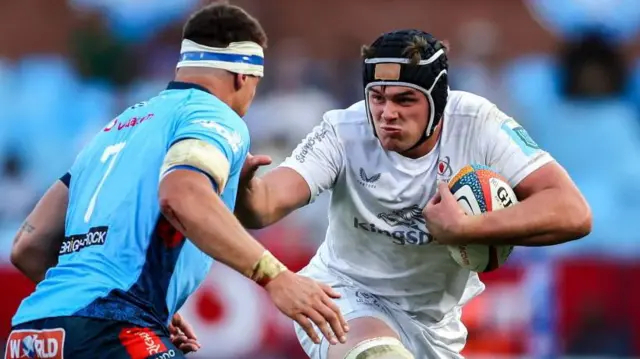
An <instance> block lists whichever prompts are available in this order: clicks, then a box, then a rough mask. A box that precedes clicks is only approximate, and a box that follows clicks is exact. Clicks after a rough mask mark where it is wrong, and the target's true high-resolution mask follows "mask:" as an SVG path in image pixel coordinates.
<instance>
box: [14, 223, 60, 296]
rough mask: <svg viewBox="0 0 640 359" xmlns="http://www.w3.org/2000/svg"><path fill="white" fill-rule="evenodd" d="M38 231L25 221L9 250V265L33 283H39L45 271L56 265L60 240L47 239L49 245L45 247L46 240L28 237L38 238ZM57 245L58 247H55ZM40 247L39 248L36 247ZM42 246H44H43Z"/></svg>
mask: <svg viewBox="0 0 640 359" xmlns="http://www.w3.org/2000/svg"><path fill="white" fill-rule="evenodd" d="M39 231H40V230H39V229H38V228H36V227H35V226H34V225H33V224H31V223H30V222H29V221H25V222H24V224H23V225H22V226H21V227H20V230H19V231H18V234H17V235H16V237H15V239H14V241H13V247H12V248H11V263H12V264H13V265H14V266H15V267H16V268H17V269H18V270H19V271H20V272H22V273H23V274H24V275H25V276H26V277H27V278H29V279H31V280H32V281H33V282H34V283H36V284H37V283H40V282H41V281H42V280H43V279H44V276H45V274H46V273H47V270H49V268H51V267H53V266H55V265H56V264H57V263H58V251H59V247H60V246H59V244H60V243H61V242H62V237H64V234H62V236H60V238H49V242H50V243H51V244H50V245H47V243H46V242H47V238H40V239H41V240H39V241H33V240H30V239H29V236H39V237H42V235H41V234H39V233H38V232H39ZM55 244H58V247H57V248H56V247H55ZM38 245H40V246H38ZM43 245H44V246H43Z"/></svg>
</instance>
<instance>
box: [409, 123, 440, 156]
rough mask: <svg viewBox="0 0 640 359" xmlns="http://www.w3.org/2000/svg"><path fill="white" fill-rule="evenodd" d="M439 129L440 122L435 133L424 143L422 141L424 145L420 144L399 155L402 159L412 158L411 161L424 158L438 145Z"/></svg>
mask: <svg viewBox="0 0 640 359" xmlns="http://www.w3.org/2000/svg"><path fill="white" fill-rule="evenodd" d="M441 129H442V121H440V124H439V125H438V127H436V129H435V131H434V132H433V135H432V136H431V137H429V139H427V140H426V141H424V143H422V144H421V145H420V146H418V147H416V148H414V149H411V150H409V151H406V152H402V153H401V155H403V156H404V157H408V158H413V159H416V158H420V157H423V156H426V155H427V154H428V153H430V152H431V151H433V149H434V148H435V147H436V145H437V144H438V140H439V139H440V133H441Z"/></svg>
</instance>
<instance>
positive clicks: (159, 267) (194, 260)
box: [12, 82, 249, 327]
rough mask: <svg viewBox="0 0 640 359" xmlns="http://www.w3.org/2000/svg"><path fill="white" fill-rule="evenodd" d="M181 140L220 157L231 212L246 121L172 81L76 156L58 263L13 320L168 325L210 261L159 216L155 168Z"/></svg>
mask: <svg viewBox="0 0 640 359" xmlns="http://www.w3.org/2000/svg"><path fill="white" fill-rule="evenodd" d="M184 139H199V140H203V141H206V142H207V143H209V144H212V145H214V146H215V147H217V148H218V149H219V150H220V151H221V152H222V153H223V154H224V155H225V156H226V158H227V159H228V161H229V164H230V171H229V178H228V181H227V184H226V186H225V187H224V191H223V192H222V194H221V198H222V200H223V201H224V203H225V204H226V205H227V207H228V208H229V209H230V210H231V211H233V208H234V205H235V200H236V194H237V190H238V180H239V175H240V170H241V169H242V164H243V162H244V160H245V158H246V155H247V152H248V148H249V133H248V130H247V127H246V125H245V123H244V122H243V121H242V119H241V118H240V117H239V116H238V115H237V114H236V113H235V112H234V111H233V110H231V108H229V107H228V106H227V105H226V104H224V103H223V102H222V101H220V100H219V99H217V98H216V97H214V96H213V95H211V94H210V93H208V92H207V91H206V90H205V89H204V88H202V87H200V86H197V85H193V84H187V83H180V82H172V83H170V84H169V87H168V88H167V90H165V91H163V92H161V93H160V94H159V95H158V96H156V97H154V98H152V99H150V100H149V101H147V102H143V103H139V104H137V105H135V106H132V107H130V108H128V109H127V110H126V111H124V112H123V113H122V114H121V115H120V116H118V117H117V118H116V119H114V120H113V121H112V122H110V123H109V124H108V125H107V126H106V127H105V128H104V129H102V130H101V132H100V133H99V134H98V135H97V136H96V137H95V138H94V139H93V140H92V141H91V142H90V143H89V144H88V145H87V147H86V148H84V149H83V151H82V152H81V153H80V155H79V156H78V158H77V159H76V161H75V163H74V164H73V166H72V167H71V169H70V171H69V172H70V175H71V181H70V186H69V207H68V210H67V217H66V238H65V241H64V243H63V245H62V247H61V248H60V256H59V263H58V265H57V266H55V267H54V268H51V269H49V270H48V271H47V274H46V277H45V279H44V280H43V281H42V282H41V283H39V284H38V286H37V287H36V290H35V292H34V293H33V294H31V295H30V296H29V297H27V298H26V299H25V300H24V301H23V302H22V304H21V305H20V308H19V309H18V312H17V313H16V315H15V316H14V318H13V322H12V324H13V325H17V324H21V323H25V322H28V321H32V320H37V319H42V318H49V317H59V316H83V317H91V318H103V319H108V320H120V321H126V322H130V323H134V324H136V325H141V326H146V327H148V326H157V325H163V326H166V325H167V323H168V321H169V319H170V318H171V317H172V316H173V314H174V313H175V312H176V311H177V310H178V309H179V308H180V307H181V306H182V305H183V304H184V302H185V300H186V299H187V297H188V296H189V295H190V294H191V293H193V292H194V291H195V290H196V288H197V287H198V285H199V284H200V283H201V282H202V280H203V279H204V278H205V276H206V275H207V273H208V272H209V269H210V267H211V264H212V262H213V260H212V259H211V258H210V257H209V256H207V255H206V254H205V253H203V252H202V251H200V250H199V249H198V248H197V247H196V246H195V245H193V244H192V243H191V242H190V241H188V240H185V239H184V237H183V236H182V235H181V234H180V232H177V231H176V230H175V229H173V227H172V226H171V225H170V224H169V222H167V220H166V219H165V218H164V217H163V216H162V214H161V213H160V208H159V204H158V185H159V181H160V175H161V174H160V169H161V167H162V164H163V160H164V158H165V154H166V153H167V151H168V150H169V147H170V146H171V145H173V144H174V143H176V142H178V141H181V140H184ZM193 169H194V170H198V169H197V168H193Z"/></svg>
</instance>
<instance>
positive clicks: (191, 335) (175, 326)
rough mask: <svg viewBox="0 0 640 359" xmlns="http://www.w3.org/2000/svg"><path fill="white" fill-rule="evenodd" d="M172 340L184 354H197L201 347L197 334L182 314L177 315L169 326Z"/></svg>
mask: <svg viewBox="0 0 640 359" xmlns="http://www.w3.org/2000/svg"><path fill="white" fill-rule="evenodd" d="M169 334H170V337H169V338H170V340H171V343H173V345H175V346H176V347H178V349H180V350H181V351H182V352H183V353H184V354H189V353H191V352H197V351H198V349H200V347H201V345H200V343H199V342H198V338H197V337H196V333H195V332H194V331H193V328H192V327H191V325H190V324H189V323H187V321H186V320H184V318H182V316H181V315H180V314H177V313H176V314H175V315H174V316H173V318H171V324H169Z"/></svg>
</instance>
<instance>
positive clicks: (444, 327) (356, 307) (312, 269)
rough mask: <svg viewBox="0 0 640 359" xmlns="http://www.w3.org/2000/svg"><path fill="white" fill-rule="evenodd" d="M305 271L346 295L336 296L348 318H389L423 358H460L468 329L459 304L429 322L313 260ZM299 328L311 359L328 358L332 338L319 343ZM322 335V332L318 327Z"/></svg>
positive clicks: (400, 334) (297, 331)
mask: <svg viewBox="0 0 640 359" xmlns="http://www.w3.org/2000/svg"><path fill="white" fill-rule="evenodd" d="M300 274H301V275H305V276H308V277H311V278H313V279H315V280H317V281H320V282H323V283H326V284H327V285H330V286H331V287H332V288H333V289H334V290H336V291H337V292H339V293H340V294H341V295H342V297H341V298H340V299H336V300H335V302H336V304H337V305H338V306H339V307H340V310H341V311H342V315H343V316H344V317H345V319H346V320H347V321H349V320H353V319H355V318H362V317H373V318H377V319H380V320H382V321H383V322H385V323H386V324H387V325H388V326H389V327H390V328H391V329H393V330H394V331H395V332H396V333H397V334H398V337H400V340H401V341H402V343H403V344H404V346H405V347H406V348H407V349H408V350H409V351H410V352H411V353H412V354H413V356H414V357H415V358H419V359H458V358H463V357H462V355H460V352H461V351H462V348H463V347H464V345H465V343H466V340H467V329H466V328H465V326H464V325H463V324H462V321H461V320H460V317H461V315H462V309H461V308H460V307H457V308H456V309H454V311H453V313H450V315H447V316H446V317H445V319H443V320H442V321H441V322H438V323H428V324H425V323H427V322H426V321H420V320H418V319H417V318H415V317H412V316H411V315H409V314H408V313H407V312H405V311H402V310H399V309H396V308H393V307H391V306H390V305H387V304H386V302H385V300H384V299H382V298H378V297H376V296H375V295H372V294H369V293H366V292H364V291H362V290H359V289H358V288H356V287H354V286H352V285H350V284H347V283H345V282H344V281H343V280H341V279H340V278H338V277H337V276H335V275H332V274H330V273H328V272H327V271H326V270H324V269H323V268H320V267H318V266H317V265H314V264H313V262H312V263H311V264H309V265H308V266H307V267H306V268H304V269H303V270H302V271H300ZM294 325H295V331H296V334H297V336H298V340H299V341H300V345H302V348H303V349H304V351H305V352H306V353H307V355H308V356H309V358H311V359H326V358H327V353H328V350H329V342H328V341H327V340H326V339H323V340H322V342H321V343H320V344H315V343H314V342H313V341H311V339H309V337H308V336H307V333H306V332H305V331H304V329H302V327H300V326H299V325H298V324H297V323H295V324H294ZM316 331H317V332H318V334H319V335H320V337H321V338H322V333H321V332H320V331H319V330H318V328H316Z"/></svg>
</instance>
